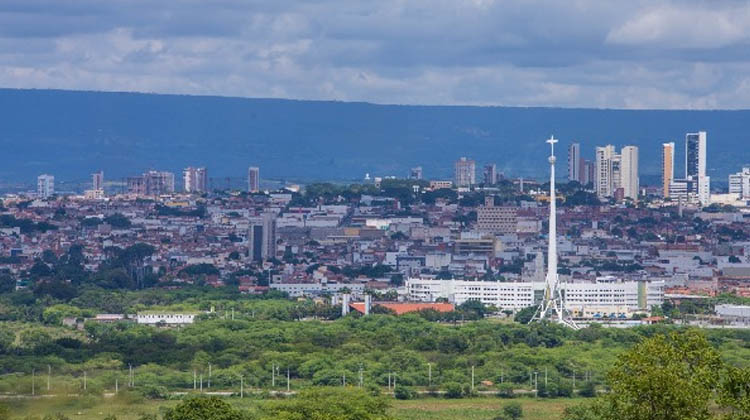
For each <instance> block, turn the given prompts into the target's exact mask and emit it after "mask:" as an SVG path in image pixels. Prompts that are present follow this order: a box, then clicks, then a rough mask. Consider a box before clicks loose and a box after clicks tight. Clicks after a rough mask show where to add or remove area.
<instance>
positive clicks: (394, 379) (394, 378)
mask: <svg viewBox="0 0 750 420" xmlns="http://www.w3.org/2000/svg"><path fill="white" fill-rule="evenodd" d="M393 391H396V374H395V373H394V374H393Z"/></svg>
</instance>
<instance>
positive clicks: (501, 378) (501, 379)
mask: <svg viewBox="0 0 750 420" xmlns="http://www.w3.org/2000/svg"><path fill="white" fill-rule="evenodd" d="M503 379H505V378H504V377H503V370H502V369H500V383H503Z"/></svg>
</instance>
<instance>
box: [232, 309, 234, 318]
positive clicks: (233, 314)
mask: <svg viewBox="0 0 750 420" xmlns="http://www.w3.org/2000/svg"><path fill="white" fill-rule="evenodd" d="M232 321H234V308H232Z"/></svg>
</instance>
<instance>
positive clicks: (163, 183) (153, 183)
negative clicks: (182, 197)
mask: <svg viewBox="0 0 750 420" xmlns="http://www.w3.org/2000/svg"><path fill="white" fill-rule="evenodd" d="M127 187H128V193H130V194H136V195H162V194H171V193H173V192H174V173H172V172H160V171H148V172H144V173H143V175H141V176H131V177H128V179H127Z"/></svg>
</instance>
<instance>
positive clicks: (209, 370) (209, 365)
mask: <svg viewBox="0 0 750 420" xmlns="http://www.w3.org/2000/svg"><path fill="white" fill-rule="evenodd" d="M208 389H211V363H209V364H208Z"/></svg>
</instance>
